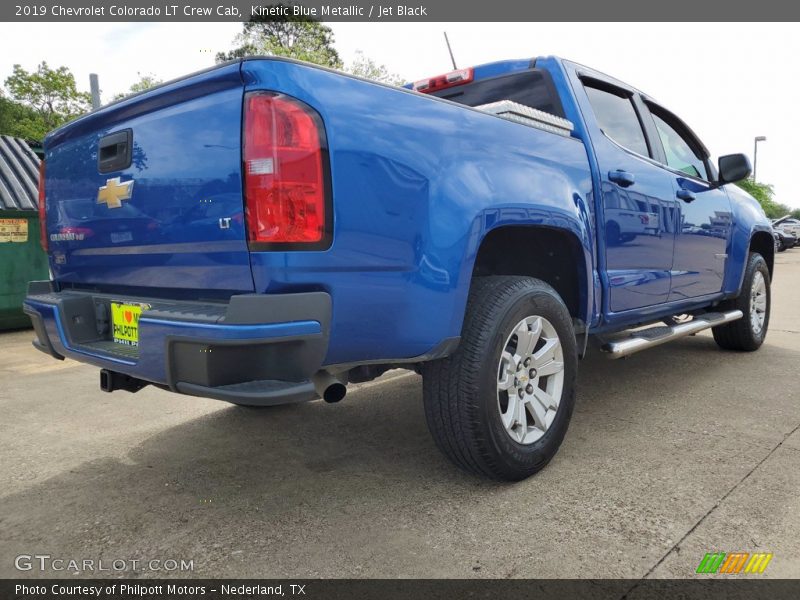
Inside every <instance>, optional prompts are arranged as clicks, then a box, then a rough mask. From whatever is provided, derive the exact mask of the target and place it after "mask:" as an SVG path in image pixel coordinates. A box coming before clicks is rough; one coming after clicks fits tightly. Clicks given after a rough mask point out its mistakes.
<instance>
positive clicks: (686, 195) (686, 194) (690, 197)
mask: <svg viewBox="0 0 800 600" xmlns="http://www.w3.org/2000/svg"><path fill="white" fill-rule="evenodd" d="M675 195H676V196H677V197H678V198H680V199H681V200H683V201H684V202H686V203H687V204H688V203H689V202H694V200H695V198H697V196H695V195H694V192H692V191H689V190H685V189H683V188H681V189H679V190H678V191H677V192H675Z"/></svg>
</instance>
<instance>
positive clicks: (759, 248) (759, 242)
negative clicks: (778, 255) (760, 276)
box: [739, 231, 775, 288]
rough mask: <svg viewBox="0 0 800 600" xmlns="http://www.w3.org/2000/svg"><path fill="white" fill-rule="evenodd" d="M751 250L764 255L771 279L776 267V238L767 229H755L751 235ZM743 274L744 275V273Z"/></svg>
mask: <svg viewBox="0 0 800 600" xmlns="http://www.w3.org/2000/svg"><path fill="white" fill-rule="evenodd" d="M749 250H750V252H758V253H759V254H760V255H761V256H763V257H764V260H765V261H766V262H767V267H768V268H769V276H770V279H771V278H772V274H773V272H774V268H775V238H774V237H772V234H770V233H768V232H767V231H754V232H753V233H752V234H751V235H750V244H749ZM742 276H744V273H743V274H742ZM739 287H740V288H741V282H739Z"/></svg>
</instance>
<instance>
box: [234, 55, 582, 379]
mask: <svg viewBox="0 0 800 600" xmlns="http://www.w3.org/2000/svg"><path fill="white" fill-rule="evenodd" d="M242 77H243V80H244V82H245V86H246V90H247V91H252V90H273V91H279V92H283V93H286V94H289V95H291V96H294V97H295V98H298V99H299V100H302V101H303V102H305V103H307V104H308V105H310V106H312V107H313V108H315V109H316V110H317V111H318V112H319V113H320V115H321V117H322V119H323V121H324V123H325V128H326V134H327V139H328V145H329V150H330V161H331V172H332V191H333V205H334V237H333V244H332V246H331V247H330V249H329V250H327V251H325V252H312V251H309V252H258V253H252V254H251V262H252V266H253V277H254V281H255V289H256V291H261V292H277V291H299V290H311V289H323V290H326V291H329V292H330V293H331V295H332V297H333V319H332V330H331V336H330V350H329V353H328V356H327V358H326V360H325V363H326V364H328V365H332V364H341V363H347V362H361V361H368V360H382V359H401V358H409V357H415V356H419V355H422V354H424V353H426V352H428V351H430V350H431V349H432V348H434V347H435V346H436V345H437V344H438V343H439V342H440V341H442V340H444V339H446V338H450V337H454V336H458V335H460V331H461V325H462V321H463V317H464V309H465V305H466V299H467V294H468V291H469V284H470V277H471V272H472V267H473V264H474V261H475V257H476V254H477V250H478V247H479V245H480V242H481V240H482V239H483V237H484V236H485V235H486V234H487V233H488V232H489V231H491V230H492V229H494V228H496V227H501V226H504V225H539V226H547V227H555V228H559V229H562V230H566V231H568V232H570V233H571V234H572V235H574V236H575V237H576V239H577V240H578V241H579V242H580V244H581V247H582V248H583V249H584V260H585V265H576V269H577V268H580V267H582V269H581V271H582V272H583V273H584V274H585V276H586V280H587V281H586V284H585V288H584V294H583V296H584V297H583V300H584V301H583V304H584V307H583V312H584V313H585V314H583V315H581V316H582V317H583V318H584V319H588V317H589V313H590V312H591V308H590V299H589V298H588V297H587V296H588V295H589V293H588V292H586V291H585V290H591V289H592V286H591V273H592V266H591V265H592V261H591V226H590V222H591V216H590V213H589V207H588V204H587V196H588V195H589V194H590V193H591V189H592V183H591V176H590V171H589V165H588V161H587V156H586V151H585V149H584V146H583V144H582V143H581V142H580V141H578V140H575V139H570V138H565V137H561V136H557V135H554V134H550V133H546V132H542V131H539V130H536V129H533V128H530V127H525V126H522V125H518V124H514V123H510V122H508V121H505V120H502V119H500V118H497V117H494V116H491V115H487V114H484V113H481V112H479V111H475V110H472V109H468V108H464V107H461V106H459V105H456V104H453V103H451V102H448V101H443V100H439V99H434V98H430V97H427V96H424V95H422V94H418V93H416V92H411V91H408V90H403V89H399V88H391V87H387V86H382V85H378V84H375V83H371V82H366V81H364V80H360V79H357V78H353V77H348V76H343V75H342V74H340V73H335V72H332V71H327V70H324V69H320V68H314V67H311V66H309V65H305V64H298V63H295V62H291V61H285V60H279V59H278V60H264V59H260V60H252V61H245V62H244V63H243V64H242ZM553 259H555V260H557V259H558V257H555V258H548V257H542V256H531V257H530V260H532V261H535V260H553Z"/></svg>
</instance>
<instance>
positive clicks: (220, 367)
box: [24, 281, 331, 404]
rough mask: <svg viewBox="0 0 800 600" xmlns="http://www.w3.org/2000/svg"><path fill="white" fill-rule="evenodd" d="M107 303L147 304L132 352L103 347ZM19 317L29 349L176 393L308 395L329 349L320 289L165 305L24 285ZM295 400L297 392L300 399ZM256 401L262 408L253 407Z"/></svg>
mask: <svg viewBox="0 0 800 600" xmlns="http://www.w3.org/2000/svg"><path fill="white" fill-rule="evenodd" d="M111 301H121V302H127V303H143V304H148V305H150V308H149V309H148V310H145V311H144V312H143V313H142V315H141V318H140V320H139V345H138V347H135V348H134V347H129V346H121V345H119V344H115V343H114V342H113V341H111V338H110V333H109V325H108V315H110V310H109V309H108V305H109V303H110V302H111ZM24 311H25V313H26V314H28V315H29V316H30V318H31V321H32V322H33V326H34V330H35V333H36V340H35V341H34V342H33V344H34V346H36V348H38V349H39V350H41V351H43V352H45V353H47V354H50V355H51V356H53V357H55V358H63V357H69V358H72V359H74V360H77V361H81V362H85V363H90V364H93V365H96V366H98V367H100V368H103V369H108V370H111V371H115V372H119V373H125V374H127V375H130V376H131V377H135V378H138V379H142V380H144V381H147V382H150V383H154V384H156V385H160V386H163V387H168V388H169V389H171V390H173V391H175V392H182V393H186V394H192V395H197V396H207V397H212V398H220V399H223V400H231V401H245V402H247V401H251V400H252V401H253V403H267V404H268V403H270V402H269V399H270V398H272V399H274V400H275V403H277V402H278V401H280V402H286V401H291V400H293V399H296V400H299V399H308V398H307V397H308V396H309V395H310V396H313V386H311V384H310V383H308V380H309V378H310V377H311V375H313V374H314V373H315V372H316V371H318V370H319V369H320V367H321V365H322V361H323V360H324V358H325V355H326V353H327V349H328V333H329V329H330V319H331V299H330V295H328V294H327V293H325V292H307V293H298V294H244V295H239V296H233V297H232V298H231V299H230V301H229V302H228V303H204V302H185V301H168V300H162V299H152V298H138V297H130V296H126V295H110V294H100V293H93V292H88V291H73V290H67V291H61V292H55V291H53V290H52V287H51V283H50V282H49V281H44V282H32V283H31V285H30V288H29V291H28V296H27V298H26V299H25V303H24ZM301 396H303V397H302V398H301ZM257 400H260V402H257Z"/></svg>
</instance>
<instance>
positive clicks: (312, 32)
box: [216, 11, 342, 69]
mask: <svg viewBox="0 0 800 600" xmlns="http://www.w3.org/2000/svg"><path fill="white" fill-rule="evenodd" d="M290 12H291V11H290ZM267 19H272V20H267ZM333 42H334V39H333V31H332V30H331V28H330V27H328V26H327V25H324V24H322V23H320V22H318V21H314V20H311V19H309V18H308V17H302V16H285V17H253V18H251V20H250V21H249V22H247V23H244V24H243V26H242V32H241V33H240V34H239V35H237V36H236V38H235V40H234V44H236V45H237V47H236V48H234V49H233V50H231V51H230V52H218V53H217V56H216V61H217V62H218V63H220V62H225V61H226V60H233V59H236V58H243V57H245V56H254V55H260V54H263V55H267V56H286V57H288V58H296V59H299V60H305V61H307V62H311V63H315V64H318V65H322V66H325V67H331V68H333V69H341V68H342V59H341V58H339V53H338V52H337V51H336V49H335V48H334V47H333Z"/></svg>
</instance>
